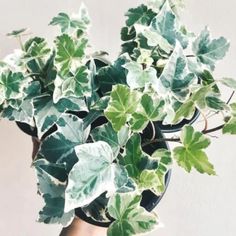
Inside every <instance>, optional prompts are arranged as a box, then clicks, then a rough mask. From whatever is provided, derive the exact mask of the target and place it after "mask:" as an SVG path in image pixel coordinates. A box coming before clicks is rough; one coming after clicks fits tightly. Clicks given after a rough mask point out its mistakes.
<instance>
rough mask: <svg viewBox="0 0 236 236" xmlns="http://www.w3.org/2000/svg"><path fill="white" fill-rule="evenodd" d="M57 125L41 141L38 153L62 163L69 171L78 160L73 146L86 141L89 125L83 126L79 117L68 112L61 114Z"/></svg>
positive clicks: (52, 161) (47, 158) (52, 160)
mask: <svg viewBox="0 0 236 236" xmlns="http://www.w3.org/2000/svg"><path fill="white" fill-rule="evenodd" d="M57 126H58V128H57V131H56V132H55V133H52V134H51V135H49V136H48V137H46V138H45V139H44V140H43V141H42V144H41V145H40V150H39V153H40V155H41V156H43V157H44V158H45V159H46V160H48V161H49V162H50V163H57V164H62V163H64V164H65V166H66V170H67V173H69V171H70V170H71V168H72V166H73V165H74V164H75V163H76V162H77V161H78V158H77V157H76V154H75V151H74V148H75V147H76V146H77V145H79V144H83V143H85V142H86V140H87V138H88V136H89V132H90V127H88V128H85V127H84V123H83V121H82V120H81V119H79V118H78V117H76V116H74V115H70V114H64V115H61V116H60V119H59V120H58V121H57Z"/></svg>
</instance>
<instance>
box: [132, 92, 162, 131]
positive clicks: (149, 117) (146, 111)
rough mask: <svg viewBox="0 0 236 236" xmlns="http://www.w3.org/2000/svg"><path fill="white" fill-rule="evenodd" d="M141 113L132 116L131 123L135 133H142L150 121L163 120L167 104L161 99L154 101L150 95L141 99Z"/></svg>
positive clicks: (145, 95)
mask: <svg viewBox="0 0 236 236" xmlns="http://www.w3.org/2000/svg"><path fill="white" fill-rule="evenodd" d="M140 105H141V106H140V111H137V112H135V113H133V114H132V118H131V121H130V124H131V129H132V130H133V131H136V132H138V131H142V130H143V129H145V127H146V126H147V125H148V123H149V122H150V121H158V120H161V119H162V118H163V116H164V105H165V102H164V101H163V100H160V99H153V98H152V97H151V96H149V95H148V94H144V95H143V96H142V98H141V104H140Z"/></svg>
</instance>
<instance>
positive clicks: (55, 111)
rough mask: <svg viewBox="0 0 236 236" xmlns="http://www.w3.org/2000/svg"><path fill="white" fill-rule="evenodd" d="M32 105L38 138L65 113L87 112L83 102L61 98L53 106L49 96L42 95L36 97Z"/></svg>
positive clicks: (76, 99)
mask: <svg viewBox="0 0 236 236" xmlns="http://www.w3.org/2000/svg"><path fill="white" fill-rule="evenodd" d="M33 103H34V109H35V110H34V115H35V121H36V125H37V128H38V137H39V138H41V137H42V136H43V134H44V133H46V132H47V131H48V130H49V129H50V128H51V127H52V126H53V125H54V124H55V123H56V122H57V121H58V120H59V118H60V117H61V116H62V114H63V113H65V112H66V111H81V110H82V111H86V110H87V108H86V105H85V102H84V100H82V99H78V98H62V99H60V100H59V101H58V103H56V104H55V103H54V102H53V99H52V97H51V96H50V95H42V96H39V97H36V98H35V99H34V101H33Z"/></svg>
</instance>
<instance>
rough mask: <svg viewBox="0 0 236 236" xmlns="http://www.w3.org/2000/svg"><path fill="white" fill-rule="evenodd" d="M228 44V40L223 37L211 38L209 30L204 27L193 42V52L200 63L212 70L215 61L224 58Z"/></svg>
mask: <svg viewBox="0 0 236 236" xmlns="http://www.w3.org/2000/svg"><path fill="white" fill-rule="evenodd" d="M229 46H230V44H229V42H228V41H227V40H226V39H225V38H224V37H220V38H218V39H213V40H211V38H210V32H209V30H208V28H207V27H206V28H205V29H204V30H203V31H202V32H201V34H200V35H199V37H198V38H197V39H196V40H195V41H194V42H193V52H194V53H195V55H196V56H197V58H198V60H199V61H200V62H201V63H203V64H206V65H208V66H209V67H210V68H211V69H212V70H214V68H215V64H216V62H217V61H218V60H221V59H223V58H224V56H225V55H226V53H227V51H228V49H229Z"/></svg>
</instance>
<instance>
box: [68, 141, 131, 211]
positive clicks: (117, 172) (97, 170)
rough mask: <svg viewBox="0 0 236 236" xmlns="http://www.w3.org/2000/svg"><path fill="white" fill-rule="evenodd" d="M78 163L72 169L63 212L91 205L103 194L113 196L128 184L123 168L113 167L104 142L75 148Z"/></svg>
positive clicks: (107, 146) (108, 149)
mask: <svg viewBox="0 0 236 236" xmlns="http://www.w3.org/2000/svg"><path fill="white" fill-rule="evenodd" d="M75 151H76V154H77V156H78V159H79V161H78V162H77V163H76V164H75V165H74V167H73V168H72V170H71V172H70V174H69V177H68V186H67V188H66V196H65V199H66V204H65V210H66V212H68V211H70V210H72V209H74V208H77V207H83V206H85V205H88V204H90V203H91V202H92V201H94V200H95V199H96V198H97V197H99V196H100V195H101V194H102V193H104V192H108V195H112V194H114V193H115V192H116V190H117V189H119V188H121V187H123V186H124V185H125V184H126V183H127V182H128V174H127V172H126V170H125V168H124V167H122V166H120V165H119V164H116V163H113V161H114V160H115V157H114V155H113V151H112V149H111V147H110V146H109V145H108V144H107V143H106V142H104V141H99V142H96V143H87V144H82V145H78V146H77V147H76V148H75Z"/></svg>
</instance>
